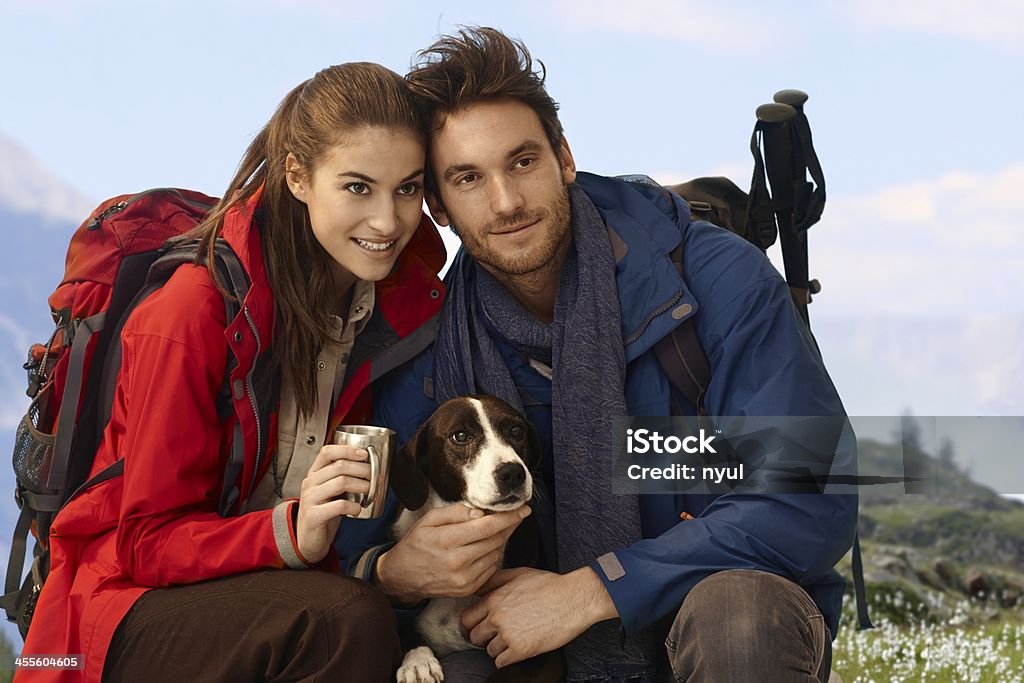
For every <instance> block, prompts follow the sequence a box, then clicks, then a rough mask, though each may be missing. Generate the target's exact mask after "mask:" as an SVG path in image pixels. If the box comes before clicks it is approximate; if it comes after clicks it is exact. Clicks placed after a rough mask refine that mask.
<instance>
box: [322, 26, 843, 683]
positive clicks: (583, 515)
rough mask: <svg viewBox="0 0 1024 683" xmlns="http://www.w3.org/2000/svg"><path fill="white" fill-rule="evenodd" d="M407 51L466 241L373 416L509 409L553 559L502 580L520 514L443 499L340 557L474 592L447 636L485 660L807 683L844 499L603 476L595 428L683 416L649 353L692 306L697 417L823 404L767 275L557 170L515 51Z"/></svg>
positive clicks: (444, 210) (812, 362)
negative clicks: (521, 437) (456, 400)
mask: <svg viewBox="0 0 1024 683" xmlns="http://www.w3.org/2000/svg"><path fill="white" fill-rule="evenodd" d="M421 57H422V61H421V63H420V64H419V65H418V66H417V67H416V68H415V69H414V70H413V71H412V72H411V73H410V74H409V76H408V79H409V81H410V83H411V84H412V86H413V87H414V89H415V90H416V91H417V92H418V93H419V94H420V95H421V96H422V97H423V99H424V101H425V102H426V103H427V106H428V108H429V110H430V113H431V115H432V117H433V119H432V120H433V134H432V138H431V160H430V174H429V175H430V177H429V180H428V184H429V187H428V189H429V193H428V204H429V206H430V209H431V213H432V215H433V216H434V218H435V220H437V221H438V222H439V223H441V224H442V225H451V226H452V229H453V230H455V231H456V232H457V233H458V235H459V237H460V238H461V240H462V243H463V249H462V251H461V252H460V254H459V256H458V257H457V258H456V261H455V263H454V264H453V266H452V269H451V271H450V272H449V275H448V277H447V284H448V287H449V298H448V301H447V302H446V305H445V308H444V311H443V313H442V315H441V319H440V323H439V326H438V330H437V336H436V339H435V342H434V345H433V347H432V348H431V349H430V350H428V351H427V352H425V353H424V354H422V355H421V356H419V357H418V358H416V359H415V360H413V361H412V362H411V363H409V364H407V365H406V366H405V367H403V368H402V369H400V370H399V371H396V372H394V373H392V375H391V376H390V377H388V378H385V381H384V383H383V386H382V388H381V389H380V390H379V393H380V397H381V400H380V401H379V406H380V407H379V411H380V412H379V414H378V415H377V417H378V419H379V420H380V423H382V424H387V425H389V426H392V427H394V428H395V429H397V430H398V432H399V438H400V440H401V441H402V442H403V443H404V442H405V441H406V440H408V439H409V438H410V437H411V436H412V434H413V433H414V431H415V430H416V428H417V427H419V425H420V424H422V423H423V422H424V421H425V420H426V418H427V417H429V415H430V414H431V413H432V412H433V410H434V408H435V407H436V406H437V405H439V404H440V403H442V402H443V401H445V400H447V399H448V398H452V397H454V396H460V395H467V394H481V393H486V394H494V395H497V396H499V397H501V398H503V399H505V400H506V401H509V402H510V403H512V404H513V405H517V406H518V407H520V408H521V409H522V410H523V411H524V412H525V413H526V414H527V416H528V417H529V418H530V420H531V422H532V423H533V424H534V426H535V427H536V428H537V430H538V433H539V435H540V438H541V442H542V444H543V446H544V451H545V456H544V471H543V481H542V482H539V484H540V487H541V489H542V490H546V491H547V496H546V497H547V499H548V500H550V501H552V502H551V503H550V504H548V506H547V509H546V510H543V509H541V508H543V507H544V506H540V507H538V505H536V504H535V505H534V507H535V508H536V509H535V514H537V516H538V521H539V522H540V523H541V526H542V528H543V530H544V535H545V542H546V543H545V550H546V559H547V562H548V567H547V568H548V569H549V570H550V571H541V570H536V569H517V570H499V569H498V566H499V562H500V558H501V552H502V546H503V543H504V541H505V540H507V538H508V536H509V535H510V534H511V533H512V531H513V530H514V529H515V527H516V526H517V525H518V524H519V522H520V521H521V514H519V513H517V512H515V511H513V512H504V513H496V514H493V515H488V516H486V517H480V516H479V511H470V510H469V509H468V508H465V507H464V506H461V505H454V506H449V507H447V508H441V509H438V510H434V511H431V512H430V513H428V514H427V515H426V516H425V517H424V518H423V519H422V520H421V522H420V523H419V524H418V525H417V526H415V527H413V529H412V530H411V531H410V532H409V533H407V534H406V535H405V536H404V537H403V538H402V540H401V541H399V542H398V543H397V544H394V543H389V542H387V526H388V524H389V523H390V521H393V519H394V516H393V514H385V517H384V519H382V520H380V521H378V522H376V523H372V522H371V523H353V522H352V521H351V520H350V521H347V522H346V523H345V524H343V525H342V532H341V535H340V536H339V540H338V544H337V545H338V549H339V552H340V554H341V555H342V559H343V561H344V562H345V563H346V566H347V568H348V570H349V571H350V572H351V573H353V574H356V575H361V576H363V577H365V578H366V579H368V580H370V581H372V582H374V583H376V584H377V585H378V586H379V587H380V588H381V589H382V590H383V591H384V592H385V594H387V595H389V596H390V597H391V599H392V601H393V602H394V603H395V604H396V605H398V606H412V605H415V604H416V603H417V602H418V601H420V600H422V599H424V598H430V597H437V596H465V595H472V594H474V593H478V594H484V593H486V595H485V597H484V598H483V599H482V600H481V601H480V602H479V603H477V604H476V606H474V607H472V608H470V609H469V610H467V611H466V612H465V613H464V614H463V626H464V627H465V629H466V631H467V632H468V633H469V636H470V639H471V640H472V641H473V642H474V643H475V644H476V645H478V646H480V647H482V648H486V652H487V654H488V655H490V657H492V658H494V660H495V664H496V665H497V666H498V667H502V666H505V665H507V664H510V663H512V662H516V661H519V660H522V659H525V658H528V657H531V656H534V655H537V654H539V653H542V652H547V651H550V650H553V649H556V648H559V647H563V646H564V647H565V652H566V657H567V663H568V667H569V673H570V674H571V676H572V679H571V680H658V679H659V678H661V677H665V678H668V677H670V676H672V675H674V676H675V679H676V680H688V681H752V680H761V681H772V682H775V681H817V680H827V678H828V671H829V661H830V658H831V642H830V641H831V638H832V637H833V636H834V635H835V633H836V629H837V625H838V613H839V608H840V605H841V596H842V592H843V587H844V584H843V580H842V579H841V578H840V577H839V575H838V574H837V573H836V572H835V571H834V570H833V565H834V564H835V563H836V562H837V561H838V560H839V559H840V558H841V557H842V556H843V554H844V553H845V552H846V551H847V550H848V549H849V548H850V546H851V544H852V541H853V535H854V528H855V525H856V515H857V499H856V496H855V495H826V494H791V493H764V492H761V493H754V492H747V493H741V492H739V491H734V492H731V493H727V494H725V495H720V496H708V495H695V494H686V493H679V494H675V495H615V494H613V493H612V484H611V473H612V441H611V438H610V436H609V435H610V434H611V433H612V418H613V417H614V416H623V415H634V416H641V415H642V416H668V415H672V414H673V413H677V412H680V411H679V405H680V403H681V399H680V396H679V395H677V394H675V393H674V391H673V390H672V388H671V385H670V383H669V381H668V380H667V379H666V377H665V374H664V373H663V372H662V369H661V367H660V366H659V363H658V360H657V358H656V357H655V354H654V352H653V350H652V348H653V346H654V344H655V343H656V342H657V341H658V340H659V339H661V338H663V337H665V336H666V335H668V334H670V333H671V331H672V329H673V328H675V327H676V326H677V325H679V324H680V322H681V321H682V320H684V319H686V318H688V317H690V316H693V317H694V318H693V319H694V323H695V326H696V331H697V335H698V338H699V339H700V342H701V345H702V346H703V349H704V351H705V353H706V355H707V357H708V359H709V361H710V363H711V368H712V379H711V383H710V385H709V386H708V389H707V392H706V395H705V406H706V408H707V412H708V413H709V414H710V415H711V416H712V417H714V416H843V415H844V410H843V407H842V404H841V402H840V399H839V397H838V395H837V393H836V390H835V388H834V387H833V385H832V382H831V380H830V379H829V377H828V374H827V373H826V371H825V368H824V366H823V365H822V361H821V358H820V357H819V355H818V352H817V350H816V347H815V345H814V343H813V341H812V339H811V338H810V335H809V333H808V332H807V330H806V328H805V327H804V326H803V323H802V321H801V320H800V319H799V316H798V314H797V312H796V309H795V308H794V306H793V304H792V302H791V300H790V294H789V291H788V288H787V286H786V284H785V282H784V281H783V280H782V278H781V277H780V276H779V275H778V273H777V272H776V271H775V270H774V268H773V267H772V266H771V264H770V263H769V262H768V260H767V259H766V258H765V257H764V255H763V254H761V252H760V251H758V250H757V249H756V248H754V247H752V246H751V245H749V244H747V243H746V242H745V241H744V240H742V239H741V238H739V237H737V236H736V235H734V234H732V233H730V232H728V231H726V230H723V229H721V228H717V227H715V226H712V225H710V224H708V223H704V222H699V221H691V220H690V213H689V208H688V207H687V205H686V204H685V202H683V201H682V200H681V199H679V198H678V197H675V196H674V195H671V194H670V193H667V192H665V191H664V190H662V189H661V188H657V187H652V186H649V185H644V184H637V183H629V182H625V181H622V180H618V179H612V178H605V177H600V176H596V175H591V174H587V173H582V172H579V173H578V172H577V171H576V168H575V163H574V161H573V158H572V153H571V151H570V149H569V145H568V143H567V142H566V140H565V137H564V136H563V134H562V128H561V124H560V123H559V121H558V117H557V105H556V104H555V102H554V101H553V100H552V99H551V97H550V96H549V95H548V94H547V92H546V91H545V90H544V87H543V77H542V76H539V75H538V74H536V73H534V71H533V62H532V58H531V57H530V55H529V53H528V52H527V50H526V48H525V46H523V45H522V44H520V43H517V42H515V41H512V40H510V39H509V38H507V37H506V36H504V35H503V34H501V33H500V32H498V31H495V30H493V29H470V30H464V31H461V32H460V33H459V34H458V35H456V36H451V37H446V38H443V39H441V40H440V41H438V42H437V43H435V45H434V46H432V47H431V48H429V49H428V50H426V51H424V52H423V53H422V54H421ZM681 241H682V243H683V246H684V251H683V253H684V263H683V265H684V268H683V271H684V272H685V273H686V279H685V281H684V279H683V278H682V277H680V274H679V272H678V269H677V268H676V266H675V265H674V264H673V263H672V261H671V259H670V257H669V254H670V253H671V252H672V251H673V250H674V249H675V248H676V247H677V246H679V244H680V242H681ZM682 412H687V413H689V414H694V410H693V407H692V406H684V407H683V410H682ZM849 436H850V435H849V434H848V433H847V434H845V435H844V439H843V441H842V443H841V444H840V448H839V449H838V453H839V455H838V456H837V457H838V458H841V459H843V460H844V462H843V463H842V464H844V466H847V467H849V464H850V462H851V461H852V458H853V457H854V453H853V448H852V447H851V445H850V443H849ZM396 509H397V503H396V502H395V501H394V500H391V501H390V503H389V513H394V512H395V511H396ZM445 664H446V680H447V681H451V680H453V679H454V678H455V677H456V675H457V674H456V666H455V665H453V666H452V667H451V668H449V667H448V664H447V662H446V663H445ZM486 664H487V665H488V666H489V664H490V663H489V662H486Z"/></svg>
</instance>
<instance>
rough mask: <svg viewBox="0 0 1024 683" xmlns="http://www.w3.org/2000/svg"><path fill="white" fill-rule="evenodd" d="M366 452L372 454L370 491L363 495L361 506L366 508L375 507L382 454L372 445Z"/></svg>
mask: <svg viewBox="0 0 1024 683" xmlns="http://www.w3.org/2000/svg"><path fill="white" fill-rule="evenodd" d="M366 452H367V453H369V454H370V490H369V492H367V493H365V494H363V502H361V503H360V504H359V505H360V507H364V508H367V507H370V506H371V505H373V501H374V499H375V498H376V495H377V476H378V475H379V474H380V453H378V452H377V448H376V447H375V446H374V445H373V444H370V445H368V446H367V447H366Z"/></svg>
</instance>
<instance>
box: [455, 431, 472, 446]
mask: <svg viewBox="0 0 1024 683" xmlns="http://www.w3.org/2000/svg"><path fill="white" fill-rule="evenodd" d="M452 441H454V442H455V443H466V442H467V441H469V433H468V432H466V431H465V430H462V429H460V430H459V431H457V432H455V433H454V434H452Z"/></svg>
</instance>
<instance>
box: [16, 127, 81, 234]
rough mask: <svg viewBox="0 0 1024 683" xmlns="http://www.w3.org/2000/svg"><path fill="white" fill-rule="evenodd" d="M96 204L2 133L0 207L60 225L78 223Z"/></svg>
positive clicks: (51, 224)
mask: <svg viewBox="0 0 1024 683" xmlns="http://www.w3.org/2000/svg"><path fill="white" fill-rule="evenodd" d="M95 203H96V202H93V201H90V200H89V199H88V198H87V197H84V196H83V195H82V194H81V193H79V192H78V191H77V190H75V189H73V188H72V187H71V186H70V185H69V184H68V183H67V182H66V181H64V180H62V179H61V178H59V177H58V176H57V175H56V174H54V173H52V172H51V171H50V170H48V169H47V168H45V167H44V166H43V165H42V164H40V163H39V162H38V161H36V159H34V158H33V157H32V155H31V154H30V153H29V152H28V150H26V149H25V148H23V147H22V146H21V145H19V144H18V143H17V142H15V141H13V140H11V139H10V138H7V137H4V136H3V135H0V206H3V207H4V208H5V209H6V210H7V211H9V212H13V213H20V214H27V215H32V216H38V217H40V218H42V219H45V221H46V222H47V223H48V224H49V225H50V226H54V227H56V226H60V225H64V224H66V223H69V222H70V223H76V224H77V223H78V222H80V221H81V219H82V217H83V216H86V215H87V214H88V213H89V211H90V210H91V209H92V207H93V206H94V205H95Z"/></svg>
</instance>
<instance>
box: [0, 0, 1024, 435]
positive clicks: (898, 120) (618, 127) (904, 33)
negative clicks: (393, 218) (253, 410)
mask: <svg viewBox="0 0 1024 683" xmlns="http://www.w3.org/2000/svg"><path fill="white" fill-rule="evenodd" d="M457 24H489V25H493V26H496V27H499V28H501V29H503V30H505V31H506V32H508V33H510V34H512V35H515V36H518V37H520V38H522V39H523V40H525V41H526V43H527V44H528V46H529V47H530V48H531V50H532V51H533V53H534V55H535V56H536V57H538V58H540V59H542V60H543V61H544V63H545V64H546V66H547V68H548V73H549V78H548V87H549V90H550V92H551V93H552V94H553V96H554V97H555V99H556V100H558V101H559V102H560V103H561V105H562V121H563V124H564V126H565V129H566V132H567V136H568V139H569V141H570V143H571V144H572V146H573V149H574V152H575V156H576V160H577V163H578V166H579V167H580V168H581V169H584V170H590V171H595V172H600V173H610V174H613V173H631V172H644V173H648V174H650V175H652V176H654V177H656V178H658V179H659V180H662V181H665V182H675V181H680V180H684V179H688V178H691V177H694V176H698V175H717V174H724V175H728V176H730V177H732V178H733V179H734V180H735V181H736V182H737V183H738V184H740V185H741V186H743V185H746V184H747V183H748V182H749V175H750V171H751V160H750V156H749V151H748V142H749V136H750V131H751V127H752V125H753V122H754V116H753V112H754V109H755V108H756V106H757V105H759V104H761V103H763V102H766V101H770V99H771V96H772V93H773V92H774V91H776V90H779V89H782V88H790V87H795V88H800V89H803V90H805V91H807V92H808V93H810V96H811V99H810V101H809V102H808V105H807V112H808V115H809V116H810V119H811V123H812V127H813V129H814V135H815V143H816V146H817V149H818V153H819V156H820V158H821V160H822V164H823V166H824V168H825V173H826V177H827V181H828V183H827V184H828V197H829V203H828V206H827V208H826V211H825V215H824V218H823V219H822V221H821V223H819V224H818V225H817V226H815V227H814V228H813V229H812V231H811V235H810V243H811V274H812V276H814V277H818V278H819V279H820V280H821V281H822V283H823V286H824V291H823V292H822V294H821V295H820V296H819V297H816V300H815V303H814V305H813V306H812V318H813V320H814V321H815V325H816V331H817V332H818V335H819V341H820V343H821V346H822V349H823V352H824V353H825V357H826V361H827V362H828V363H829V366H830V369H831V371H832V374H833V377H834V378H835V380H836V383H837V385H838V386H839V387H840V390H841V393H843V395H844V399H845V400H846V401H847V404H848V408H849V409H850V412H851V413H855V414H898V413H899V412H900V411H901V409H902V408H903V407H906V406H908V405H910V406H912V407H913V409H914V410H915V412H917V413H918V414H967V415H972V414H1003V415H1014V414H1017V415H1019V414H1022V412H1024V399H1022V396H1024V394H1022V393H1021V390H1020V389H1019V388H1017V389H1015V388H1014V387H1019V386H1024V376H1022V375H1024V362H1022V361H1021V358H1022V356H1021V355H1020V352H1019V350H1017V347H1019V346H1020V344H1019V336H1020V334H1021V333H1024V304H1022V303H1021V298H1020V293H1021V291H1022V290H1024V249H1022V247H1024V239H1022V237H1021V226H1022V225H1024V193H1022V192H1021V190H1020V187H1021V186H1022V185H1024V143H1022V141H1021V140H1022V138H1021V132H1020V129H1019V123H1018V122H1019V119H1020V112H1021V109H1022V104H1024V102H1022V100H1024V96H1022V94H1021V86H1022V85H1024V77H1022V76H1024V47H1021V46H1024V5H1021V4H1020V3H1019V2H1014V1H1011V0H980V1H979V2H975V3H969V4H968V3H960V2H953V1H952V0H884V1H883V0H852V1H850V2H819V3H804V2H795V1H793V2H775V3H770V5H769V4H766V3H755V2H729V1H724V2H692V1H686V0H676V1H670V0H629V1H621V0H589V1H588V0H563V1H561V2H559V1H555V2H542V1H539V0H521V1H519V2H515V3H466V2H447V3H438V2H429V1H421V2H408V3H400V2H394V1H391V0H381V1H378V2H373V3H353V2H347V1H346V0H334V1H328V0H297V1H293V2H286V0H249V1H247V2H243V1H242V0H207V1H205V2H201V3H200V2H193V1H190V0H188V1H182V2H176V3H173V4H172V3H160V2H152V3H139V2H120V1H117V0H92V1H90V2H85V1H84V0H37V1H36V2H27V1H21V0H18V1H13V0H0V26H2V27H3V28H2V29H0V30H2V34H3V38H4V39H3V40H2V41H0V65H2V66H0V93H2V95H0V97H2V104H0V135H3V136H5V137H7V138H9V139H11V140H14V141H16V142H17V143H18V144H19V145H20V146H22V147H23V148H24V149H25V150H27V151H28V152H29V153H30V154H31V155H32V156H34V157H35V158H36V159H38V160H39V161H40V162H41V163H42V164H43V165H44V166H45V167H47V168H48V169H49V170H50V171H52V172H53V173H54V174H56V175H58V176H59V177H60V178H61V179H62V180H64V181H66V182H67V183H69V184H70V185H72V186H73V187H75V188H76V189H77V190H78V192H79V193H80V195H81V196H82V200H81V201H82V204H84V205H86V206H85V209H86V210H87V209H88V208H89V206H88V205H91V204H93V203H95V202H96V201H98V200H100V199H103V198H105V197H107V196H109V195H113V194H119V193H123V192H129V191H134V190H138V189H143V188H147V187H152V186H160V185H179V186H186V187H193V188H197V189H201V190H204V191H206V192H209V193H211V194H219V193H220V192H221V191H222V190H223V187H224V186H225V185H226V183H227V181H228V179H229V178H230V175H231V173H232V171H233V170H234V167H235V165H236V163H237V161H238V159H239V158H240V156H241V153H242V151H243V150H244V148H245V146H246V144H247V143H248V141H249V140H250V138H251V137H252V135H253V134H254V133H255V132H256V131H257V130H258V129H259V128H260V126H261V125H262V124H263V123H264V122H265V121H266V119H267V118H268V117H269V115H270V114H271V112H272V111H273V109H274V107H275V106H276V104H277V102H278V101H279V100H280V98H281V97H282V96H283V95H284V94H285V93H286V92H287V91H288V90H289V89H290V88H291V87H292V86H294V85H295V84H296V83H298V82H300V81H301V80H303V79H304V78H306V77H308V76H310V75H311V74H312V73H314V72H315V71H316V70H318V69H319V68H321V67H323V66H325V65H328V64H332V63H337V62H342V61H353V60H370V61H378V62H381V63H383V64H385V65H387V66H390V67H391V68H393V69H395V70H397V71H404V70H405V69H406V68H407V66H408V65H409V62H410V58H411V56H412V55H413V53H414V52H415V51H416V50H417V49H419V48H422V47H424V46H426V45H428V44H429V43H430V42H431V41H432V40H433V39H434V38H435V37H436V36H437V34H438V33H443V32H447V31H450V30H452V29H453V28H454V27H455V26H456V25H457ZM8 172H9V171H8ZM80 210H81V209H80V208H79V207H77V206H76V207H73V208H72V209H71V210H70V213H71V214H72V215H77V213H75V212H76V211H80ZM0 258H2V256H0ZM830 325H831V327H830ZM889 327H892V328H893V329H897V328H898V330H897V331H896V332H894V333H893V335H890V336H891V337H892V338H889V339H887V341H886V342H885V343H884V344H882V342H880V341H879V339H878V335H877V334H876V332H877V331H878V330H879V329H880V328H885V329H888V328H889ZM952 337H955V338H956V345H955V348H951V347H950V346H949V344H950V343H952V342H951V338H952ZM858 344H859V345H860V346H858ZM1014 354H1016V355H1014ZM950 355H956V356H957V357H956V358H953V359H949V360H951V361H953V362H952V363H951V364H950V363H947V362H946V361H947V356H950ZM950 365H952V366H953V367H954V369H955V372H956V373H958V374H955V376H950V375H948V374H947V373H946V372H945V368H947V366H950Z"/></svg>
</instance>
